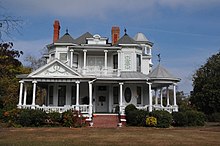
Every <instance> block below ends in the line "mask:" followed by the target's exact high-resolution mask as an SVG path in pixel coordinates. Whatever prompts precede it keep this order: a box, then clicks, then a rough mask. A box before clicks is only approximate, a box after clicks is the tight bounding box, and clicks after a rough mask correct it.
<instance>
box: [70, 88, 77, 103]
mask: <svg viewBox="0 0 220 146" xmlns="http://www.w3.org/2000/svg"><path fill="white" fill-rule="evenodd" d="M71 104H72V105H75V104H76V86H72V89H71Z"/></svg>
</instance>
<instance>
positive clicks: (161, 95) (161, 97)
mask: <svg viewBox="0 0 220 146" xmlns="http://www.w3.org/2000/svg"><path fill="white" fill-rule="evenodd" d="M160 106H161V107H162V106H163V88H161V89H160Z"/></svg>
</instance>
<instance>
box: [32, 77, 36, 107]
mask: <svg viewBox="0 0 220 146" xmlns="http://www.w3.org/2000/svg"><path fill="white" fill-rule="evenodd" d="M32 83H33V98H32V106H33V107H32V108H35V107H34V106H35V99H36V84H37V81H32Z"/></svg>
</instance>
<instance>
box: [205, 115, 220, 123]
mask: <svg viewBox="0 0 220 146" xmlns="http://www.w3.org/2000/svg"><path fill="white" fill-rule="evenodd" d="M208 120H209V121H210V122H220V113H213V114H211V115H208Z"/></svg>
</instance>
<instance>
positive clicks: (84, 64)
mask: <svg viewBox="0 0 220 146" xmlns="http://www.w3.org/2000/svg"><path fill="white" fill-rule="evenodd" d="M83 52H84V59H83V60H84V61H83V74H85V73H86V52H87V50H83Z"/></svg>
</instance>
